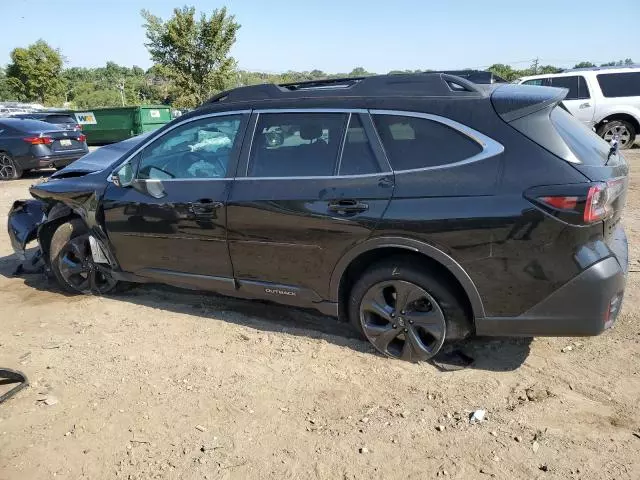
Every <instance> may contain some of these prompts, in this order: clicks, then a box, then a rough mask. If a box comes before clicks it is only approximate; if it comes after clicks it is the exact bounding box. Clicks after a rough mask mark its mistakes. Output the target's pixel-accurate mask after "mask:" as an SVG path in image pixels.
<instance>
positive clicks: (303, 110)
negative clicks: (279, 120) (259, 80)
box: [253, 107, 367, 113]
mask: <svg viewBox="0 0 640 480" xmlns="http://www.w3.org/2000/svg"><path fill="white" fill-rule="evenodd" d="M253 113H367V109H366V108H326V107H325V108H263V109H256V110H254V111H253Z"/></svg>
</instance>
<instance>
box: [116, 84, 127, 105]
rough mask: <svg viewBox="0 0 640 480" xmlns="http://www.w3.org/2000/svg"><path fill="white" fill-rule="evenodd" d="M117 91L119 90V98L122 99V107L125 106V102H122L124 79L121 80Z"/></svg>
mask: <svg viewBox="0 0 640 480" xmlns="http://www.w3.org/2000/svg"><path fill="white" fill-rule="evenodd" d="M118 90H120V98H122V106H123V107H124V106H125V102H124V78H123V79H122V81H121V82H120V84H119V85H118Z"/></svg>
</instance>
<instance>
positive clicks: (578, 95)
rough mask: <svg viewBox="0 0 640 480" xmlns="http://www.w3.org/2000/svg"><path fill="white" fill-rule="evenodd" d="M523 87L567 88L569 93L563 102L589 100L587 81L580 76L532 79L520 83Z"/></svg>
mask: <svg viewBox="0 0 640 480" xmlns="http://www.w3.org/2000/svg"><path fill="white" fill-rule="evenodd" d="M522 84H523V85H539V86H543V87H557V88H567V89H568V90H569V93H567V97H566V98H565V100H587V99H589V98H591V96H590V94H589V87H588V86H587V81H586V80H585V79H584V77H583V76H582V75H573V76H570V77H545V78H534V79H531V80H527V81H525V82H522Z"/></svg>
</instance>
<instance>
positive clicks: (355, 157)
mask: <svg viewBox="0 0 640 480" xmlns="http://www.w3.org/2000/svg"><path fill="white" fill-rule="evenodd" d="M379 171H380V165H378V161H377V159H376V157H375V155H374V153H373V150H372V148H371V144H370V143H369V139H368V138H367V134H366V132H365V130H364V127H363V126H362V122H361V120H360V115H356V114H354V115H352V116H351V121H350V122H349V128H348V129H347V138H346V139H345V144H344V150H343V151H342V160H341V162H340V175H364V174H367V173H377V172H379Z"/></svg>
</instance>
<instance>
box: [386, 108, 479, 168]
mask: <svg viewBox="0 0 640 480" xmlns="http://www.w3.org/2000/svg"><path fill="white" fill-rule="evenodd" d="M373 120H374V123H375V126H376V129H377V131H378V135H379V136H380V139H381V140H382V145H383V146H384V149H385V152H386V154H387V157H388V158H389V162H390V163H391V167H392V168H393V169H394V170H395V171H399V170H414V169H418V168H427V167H437V166H441V165H448V164H452V163H456V162H460V161H462V160H466V159H468V158H471V157H473V156H474V155H477V154H478V153H480V152H481V151H482V147H481V146H480V145H479V144H478V143H476V142H475V141H473V140H472V139H471V138H469V137H467V136H466V135H465V134H463V133H461V132H458V131H457V130H455V129H453V128H451V127H448V126H447V125H444V124H442V123H439V122H436V121H433V120H428V119H425V118H419V117H408V116H404V115H380V114H377V115H374V116H373Z"/></svg>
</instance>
